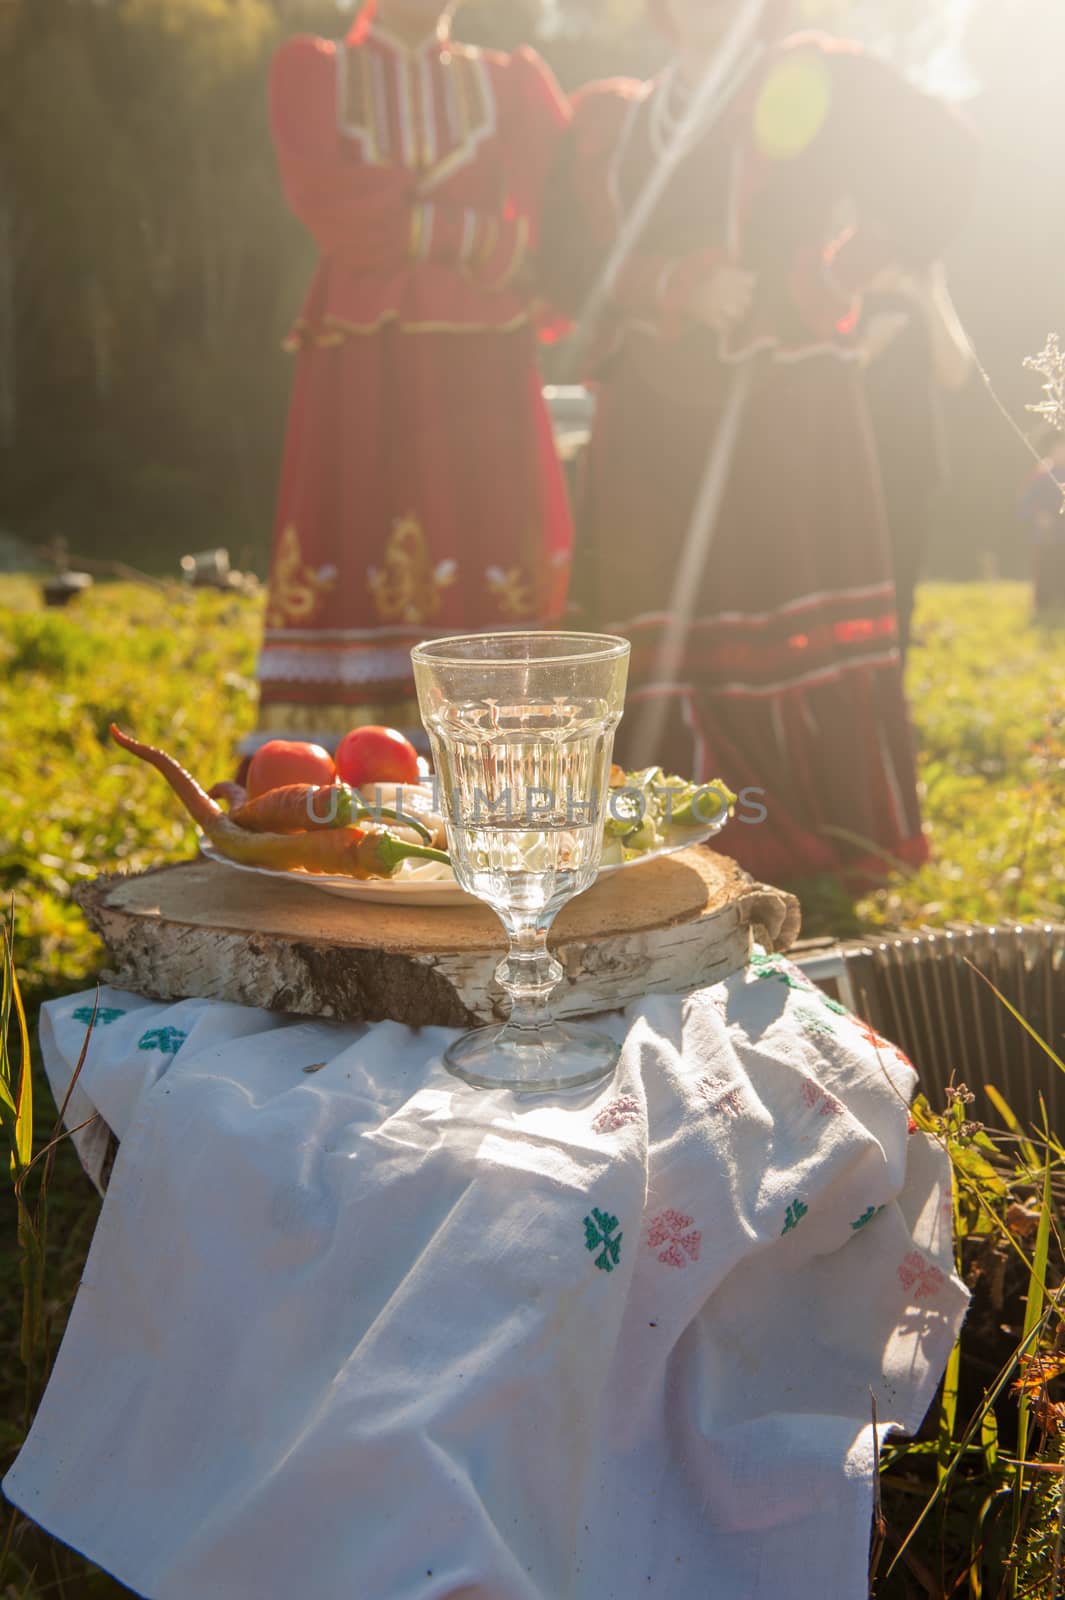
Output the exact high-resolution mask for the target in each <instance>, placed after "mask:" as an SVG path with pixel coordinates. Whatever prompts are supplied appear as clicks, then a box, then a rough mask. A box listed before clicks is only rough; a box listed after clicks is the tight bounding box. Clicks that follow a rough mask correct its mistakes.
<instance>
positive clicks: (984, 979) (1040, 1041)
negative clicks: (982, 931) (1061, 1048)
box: [965, 956, 1065, 1072]
mask: <svg viewBox="0 0 1065 1600" xmlns="http://www.w3.org/2000/svg"><path fill="white" fill-rule="evenodd" d="M965 965H966V966H967V967H969V968H970V970H971V971H973V972H975V973H976V976H977V977H978V978H979V979H980V981H981V983H986V984H987V987H988V988H989V989H990V990H991V993H992V994H993V995H994V996H995V998H996V1000H998V1001H1000V1002H1001V1004H1002V1005H1004V1006H1005V1007H1006V1010H1007V1011H1008V1012H1009V1014H1010V1016H1011V1017H1013V1018H1014V1020H1015V1021H1016V1022H1019V1023H1020V1025H1021V1027H1022V1028H1023V1029H1024V1031H1025V1033H1027V1034H1028V1035H1029V1037H1030V1038H1032V1039H1034V1040H1035V1042H1036V1044H1037V1045H1038V1046H1039V1048H1040V1049H1041V1050H1043V1051H1044V1052H1045V1053H1046V1054H1047V1055H1048V1056H1049V1057H1050V1059H1051V1061H1053V1063H1054V1065H1055V1066H1056V1067H1060V1068H1061V1071H1062V1072H1065V1061H1062V1059H1061V1057H1060V1056H1059V1055H1056V1054H1055V1053H1054V1051H1053V1050H1052V1049H1051V1047H1050V1045H1049V1044H1047V1042H1046V1040H1045V1039H1044V1038H1043V1037H1042V1035H1041V1034H1040V1033H1039V1032H1038V1031H1037V1030H1036V1029H1035V1028H1033V1027H1032V1024H1031V1023H1030V1022H1028V1021H1027V1020H1026V1018H1024V1017H1022V1016H1021V1013H1020V1012H1019V1011H1018V1010H1017V1007H1016V1006H1014V1005H1011V1004H1010V1002H1009V1001H1008V1000H1007V999H1006V996H1005V995H1004V994H1003V993H1002V991H1001V990H1000V989H996V988H995V985H994V984H993V983H992V982H991V979H990V978H989V977H988V976H987V973H986V972H981V971H980V968H979V967H977V966H974V964H973V963H972V962H971V961H970V960H969V958H968V956H966V957H965Z"/></svg>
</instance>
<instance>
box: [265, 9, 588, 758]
mask: <svg viewBox="0 0 1065 1600" xmlns="http://www.w3.org/2000/svg"><path fill="white" fill-rule="evenodd" d="M373 11H374V8H373V7H372V6H367V7H364V8H363V10H362V11H361V12H360V15H359V18H358V20H357V21H356V23H355V26H354V28H353V29H352V32H351V34H350V35H349V37H348V38H347V40H346V41H345V42H344V43H342V44H338V43H333V42H330V41H327V40H325V39H317V38H310V37H300V38H295V39H292V40H290V41H289V42H288V43H286V44H285V45H283V46H282V47H281V49H280V51H279V52H278V55H277V57H276V60H275V63H274V68H273V75H272V81H271V97H270V98H271V117H272V124H273V131H274V140H275V144H276V147H277V156H278V162H279V166H280V172H281V180H282V184H283V187H284V192H285V196H286V199H287V200H288V203H289V205H290V206H291V208H292V210H293V211H294V212H295V214H296V216H297V217H299V218H300V220H301V221H302V222H303V223H304V224H305V226H306V227H307V228H308V229H309V231H310V232H311V234H312V235H313V236H314V238H315V240H316V241H317V244H318V246H319V249H320V251H321V260H320V264H319V267H318V271H317V273H316V275H315V278H314V282H313V284H312V286H311V290H310V294H309V297H308V299H307V302H306V304H305V306H304V310H303V314H302V316H301V317H300V319H299V321H298V323H297V324H296V327H295V329H294V331H293V336H292V340H291V345H292V347H293V348H294V349H295V350H296V351H297V352H298V354H297V367H296V377H295V386H294V392H293V396H292V405H291V412H290V417H289V426H288V436H287V440H286V444H285V454H284V464H283V470H282V476H281V489H280V497H279V503H278V511H277V522H276V529H275V535H274V548H273V559H272V563H271V571H270V585H269V599H268V610H267V617H266V631H265V638H264V642H263V650H262V655H261V657H260V661H259V680H260V688H261V693H260V715H259V726H260V730H261V736H262V737H266V736H267V735H269V734H274V733H276V734H281V735H285V734H292V735H294V736H301V737H317V738H320V739H324V740H331V741H333V742H335V739H336V737H337V736H338V735H340V734H342V733H343V732H344V731H345V730H346V729H347V728H349V727H352V726H354V725H356V724H360V723H366V722H383V723H387V724H390V725H393V726H399V727H401V728H404V727H406V728H416V727H417V726H418V713H417V707H416V705H415V703H414V694H413V687H412V682H411V674H410V661H409V651H410V647H411V645H412V644H415V643H416V642H417V641H418V640H420V639H423V638H425V637H427V636H429V635H433V634H446V633H453V632H462V631H466V630H478V629H492V628H507V627H512V626H514V625H515V624H522V625H524V626H533V627H535V626H538V625H541V624H545V623H551V622H552V621H554V620H555V619H556V618H557V617H558V616H559V615H560V613H561V611H562V609H563V606H564V604H565V597H566V590H567V584H568V568H569V560H570V547H571V529H570V521H569V512H568V507H567V503H566V496H565V487H564V483H563V479H562V476H561V472H560V468H559V466H558V462H557V460H556V456H555V451H554V446H553V440H552V435H551V429H550V425H549V422H548V418H547V415H546V412H545V409H544V406H543V401H542V398H541V392H540V380H539V377H538V373H537V368H536V360H535V349H536V320H537V306H538V302H537V300H536V298H535V296H536V289H535V274H534V271H533V262H534V260H535V253H536V248H537V233H538V224H539V211H540V202H541V196H542V191H543V188H544V184H545V179H546V175H547V172H548V170H549V167H550V165H551V162H552V160H553V158H554V156H555V153H556V150H557V147H558V143H559V140H560V137H561V135H562V133H563V130H564V127H565V124H566V119H567V110H566V107H565V103H564V101H563V99H562V97H561V95H560V93H559V91H558V89H557V87H556V85H555V83H554V80H553V79H552V77H551V75H550V73H549V71H548V69H547V68H546V67H545V66H544V64H543V63H542V62H541V61H540V60H539V58H538V57H537V56H536V55H534V54H533V52H532V51H530V50H519V51H518V52H517V53H516V54H514V55H512V56H503V55H497V54H493V53H490V52H488V51H480V50H475V49H470V48H468V47H466V46H463V45H459V44H456V43H453V42H452V40H451V38H450V33H449V23H450V10H449V11H447V12H445V13H444V15H443V16H441V15H440V6H439V0H380V3H379V5H378V6H377V7H376V15H373Z"/></svg>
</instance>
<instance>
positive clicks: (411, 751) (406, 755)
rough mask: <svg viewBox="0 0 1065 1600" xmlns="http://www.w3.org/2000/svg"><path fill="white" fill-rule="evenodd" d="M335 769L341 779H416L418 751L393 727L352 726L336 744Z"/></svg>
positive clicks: (359, 784)
mask: <svg viewBox="0 0 1065 1600" xmlns="http://www.w3.org/2000/svg"><path fill="white" fill-rule="evenodd" d="M337 772H338V773H339V775H340V778H341V780H342V781H343V782H344V783H350V784H351V787H352V788H353V789H361V788H363V787H364V786H365V785H366V784H368V783H417V782H418V781H419V777H420V774H419V772H418V752H417V750H415V748H414V746H413V745H412V744H411V743H410V741H409V739H404V737H403V735H402V734H401V733H398V732H397V731H396V729H395V728H375V727H366V728H352V730H351V732H350V733H346V734H345V735H344V737H343V739H341V741H340V743H339V745H338V746H337Z"/></svg>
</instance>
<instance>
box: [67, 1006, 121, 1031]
mask: <svg viewBox="0 0 1065 1600" xmlns="http://www.w3.org/2000/svg"><path fill="white" fill-rule="evenodd" d="M70 1015H71V1018H72V1020H73V1021H74V1022H84V1023H90V1022H92V1006H79V1007H78V1009H77V1010H76V1011H72V1012H71V1013H70ZM125 1015H126V1013H125V1012H124V1011H120V1010H119V1009H118V1007H117V1006H101V1007H100V1009H99V1011H97V1013H96V1026H100V1025H101V1024H106V1023H108V1022H114V1021H116V1020H117V1018H119V1017H124V1016H125Z"/></svg>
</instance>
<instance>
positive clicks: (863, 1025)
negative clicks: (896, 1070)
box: [854, 1017, 913, 1071]
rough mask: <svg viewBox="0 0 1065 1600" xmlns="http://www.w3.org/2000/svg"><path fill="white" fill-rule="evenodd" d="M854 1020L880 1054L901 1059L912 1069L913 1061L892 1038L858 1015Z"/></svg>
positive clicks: (863, 1036) (897, 1059) (904, 1064)
mask: <svg viewBox="0 0 1065 1600" xmlns="http://www.w3.org/2000/svg"><path fill="white" fill-rule="evenodd" d="M854 1021H855V1023H856V1025H857V1028H858V1032H859V1033H860V1034H861V1036H862V1038H863V1039H864V1040H865V1041H866V1043H867V1044H871V1045H872V1047H873V1049H874V1050H875V1051H876V1052H877V1054H878V1055H879V1054H881V1053H884V1054H887V1055H889V1056H894V1057H895V1060H896V1061H901V1062H902V1065H903V1066H904V1067H909V1068H910V1069H911V1071H912V1069H913V1062H912V1061H911V1060H910V1058H909V1056H907V1055H903V1053H902V1051H901V1050H900V1049H899V1047H898V1045H897V1044H892V1042H891V1040H890V1039H885V1038H884V1036H883V1034H882V1033H877V1031H876V1029H875V1028H871V1027H870V1026H869V1024H868V1023H867V1022H862V1021H861V1020H860V1019H859V1018H858V1017H855V1019H854Z"/></svg>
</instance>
